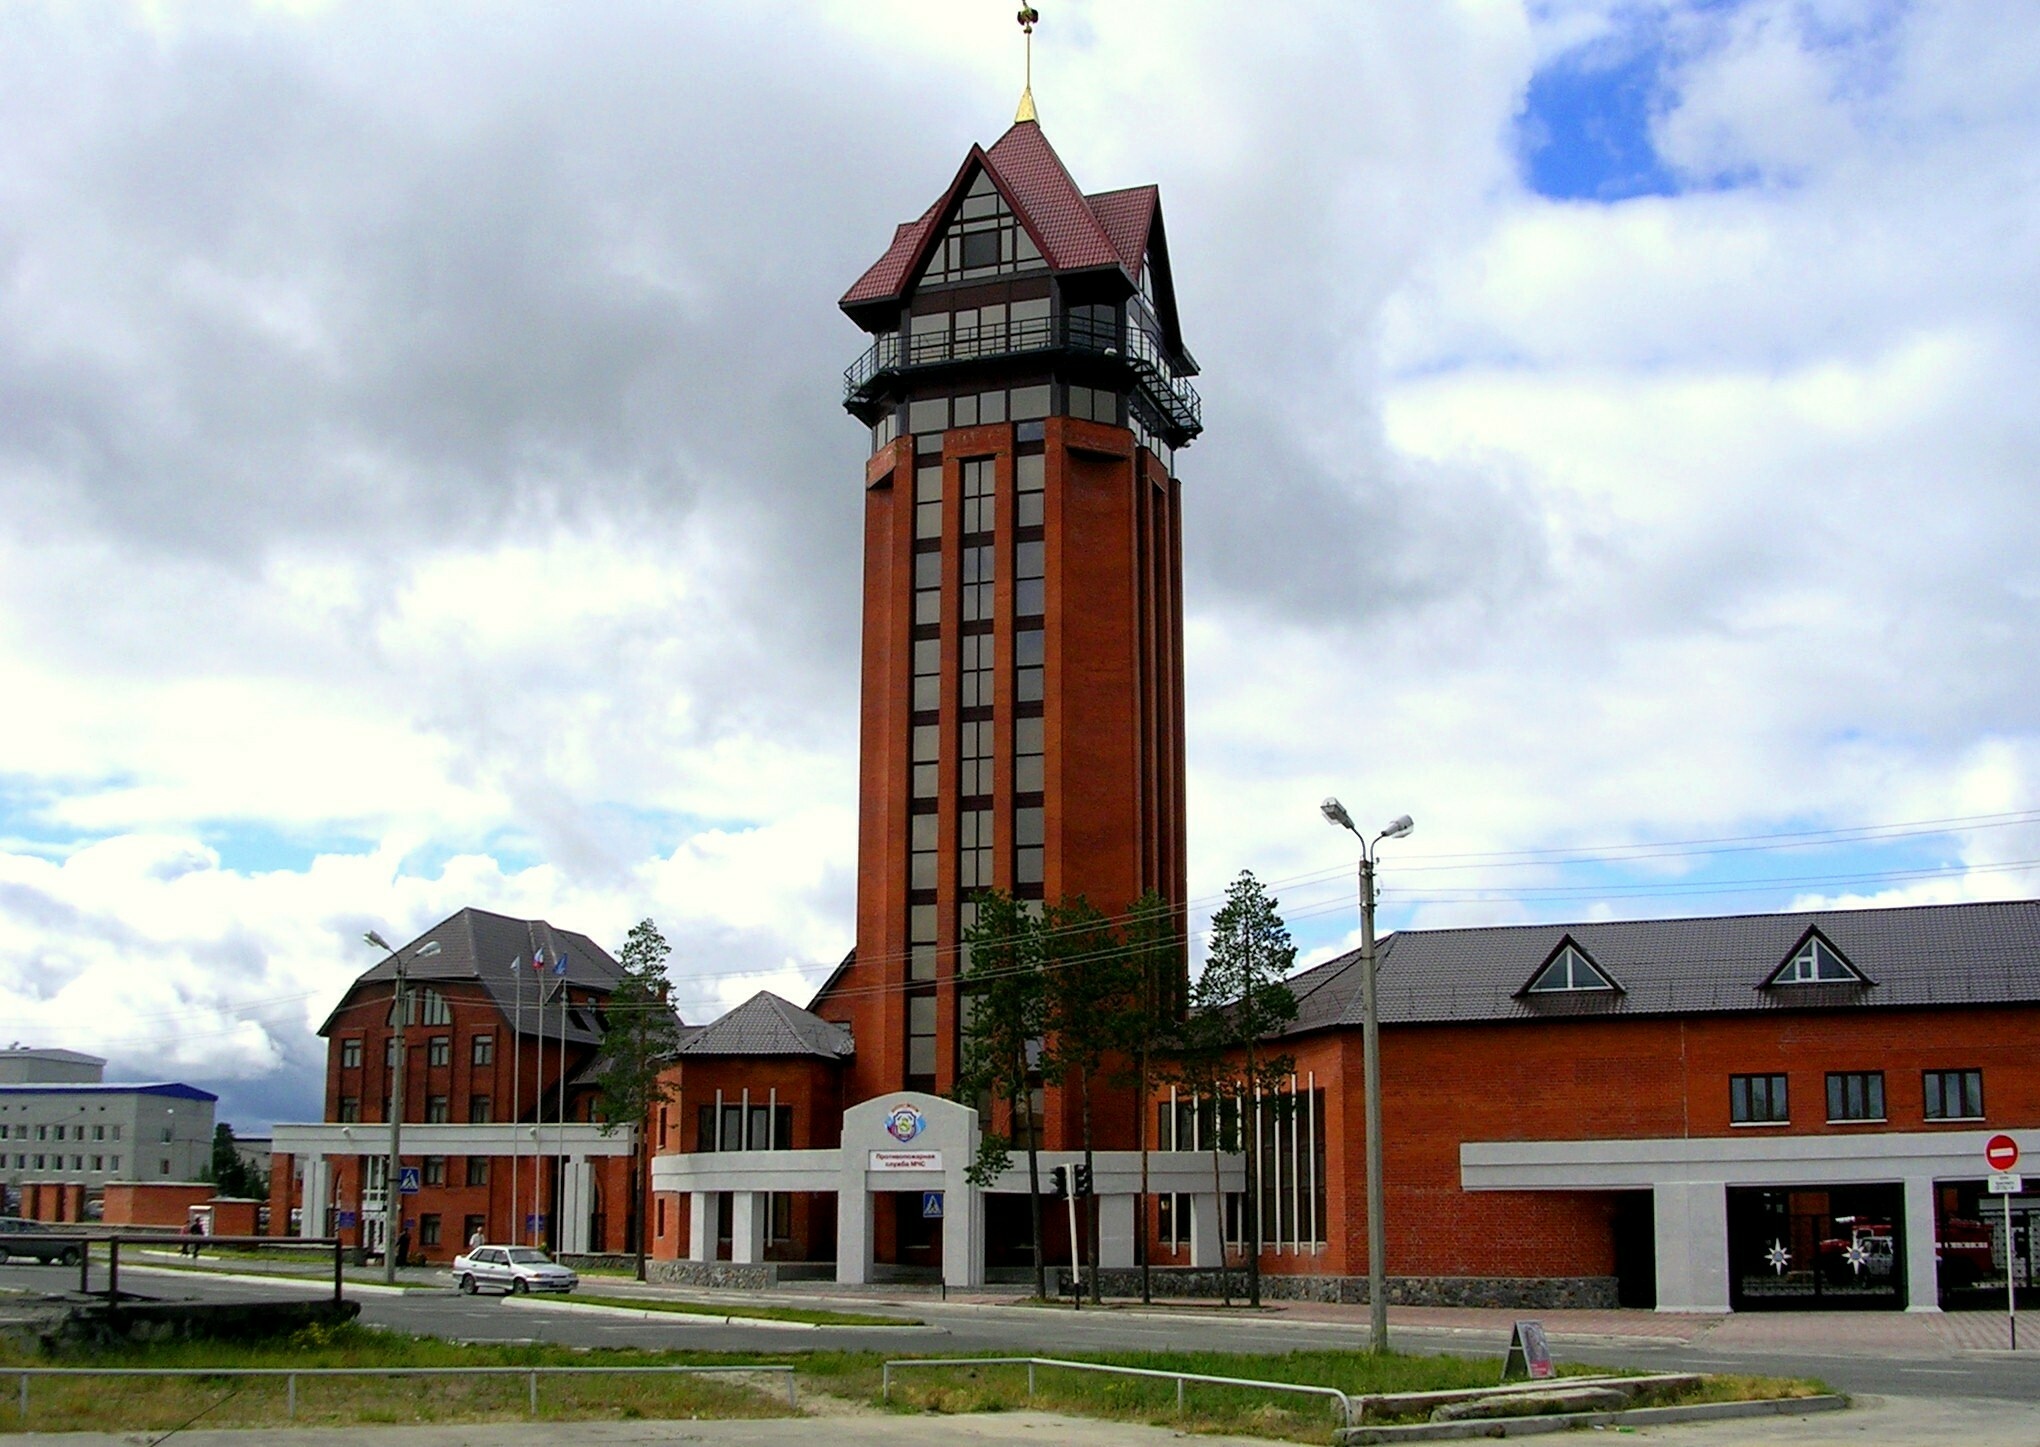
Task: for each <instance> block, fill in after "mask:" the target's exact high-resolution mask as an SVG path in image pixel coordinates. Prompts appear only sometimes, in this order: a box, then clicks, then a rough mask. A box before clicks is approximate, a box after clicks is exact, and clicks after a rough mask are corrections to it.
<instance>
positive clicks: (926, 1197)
mask: <svg viewBox="0 0 2040 1447" xmlns="http://www.w3.org/2000/svg"><path fill="white" fill-rule="evenodd" d="M921 1219H922V1220H924V1221H939V1220H941V1219H942V1193H941V1192H940V1191H923V1192H921Z"/></svg>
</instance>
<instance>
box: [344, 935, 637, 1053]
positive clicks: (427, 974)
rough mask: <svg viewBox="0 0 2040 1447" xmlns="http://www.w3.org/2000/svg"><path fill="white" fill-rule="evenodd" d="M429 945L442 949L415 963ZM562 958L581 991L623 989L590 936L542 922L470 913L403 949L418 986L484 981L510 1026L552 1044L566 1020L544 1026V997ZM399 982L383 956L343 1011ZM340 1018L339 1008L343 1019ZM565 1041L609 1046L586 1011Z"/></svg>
mask: <svg viewBox="0 0 2040 1447" xmlns="http://www.w3.org/2000/svg"><path fill="white" fill-rule="evenodd" d="M428 940H433V941H437V942H438V944H439V953H438V954H436V955H433V956H430V957H429V958H426V959H422V960H421V959H418V958H416V954H417V950H418V947H419V946H420V945H422V944H424V943H425V942H426V941H428ZM540 948H542V949H544V951H545V973H544V975H543V976H536V977H535V976H534V973H533V971H532V968H531V954H532V951H533V950H534V949H540ZM563 950H564V951H565V952H566V956H567V976H566V977H567V979H568V980H569V981H570V982H571V983H572V984H573V986H574V987H575V988H576V989H578V990H586V991H590V992H593V993H595V994H599V995H607V994H609V993H610V992H611V991H612V990H614V989H615V988H616V981H617V978H618V977H619V976H620V975H622V973H623V968H622V966H620V965H618V964H617V963H616V961H615V960H613V959H611V958H610V957H609V952H608V951H607V950H605V949H603V948H602V946H600V945H598V944H596V943H595V942H594V941H593V940H591V939H589V938H588V937H587V936H586V935H584V934H577V933H575V932H574V931H573V930H563V929H555V928H553V926H551V925H550V924H548V923H546V922H545V921H544V920H542V919H512V918H510V916H508V915H501V914H491V913H489V912H488V911H487V910H482V909H463V910H461V911H460V912H459V913H458V914H454V915H451V916H449V917H447V918H446V919H443V920H441V921H440V922H439V923H438V924H436V925H434V926H432V928H431V929H429V930H426V931H425V933H423V934H421V935H419V936H418V937H417V938H416V939H414V940H411V941H410V942H408V943H407V944H405V945H403V946H402V953H403V956H404V960H405V967H404V973H405V976H406V977H407V978H408V979H410V980H411V981H412V982H414V983H417V984H427V985H429V984H431V983H433V982H434V981H439V980H472V981H478V982H479V983H480V984H481V985H482V986H483V988H485V989H486V990H487V991H488V992H489V994H490V995H491V996H492V997H493V998H494V999H495V1002H496V1007H497V1008H498V1009H500V1010H501V1011H502V1012H503V1018H504V1019H505V1020H506V1021H511V1022H513V1023H515V1022H516V1021H517V1020H518V1019H519V1017H520V1016H521V1018H522V1022H523V1028H524V1032H525V1033H526V1034H530V1035H538V1034H541V1033H542V1034H543V1035H544V1036H545V1038H546V1039H548V1040H557V1039H558V1038H559V1033H560V1012H559V1009H558V1007H557V1006H550V1005H549V1006H548V1007H547V1008H546V1009H545V1010H544V1020H543V1024H541V1022H540V1010H539V999H540V992H541V991H543V993H544V997H545V999H546V1000H547V1001H550V1000H551V999H552V998H553V993H554V991H555V990H556V989H557V988H558V978H559V977H558V976H556V975H555V974H554V973H553V962H554V961H555V960H557V959H558V958H559V957H560V952H561V951H563ZM513 965H514V966H515V968H514V969H513ZM395 974H396V965H395V963H394V962H393V961H392V960H391V959H390V958H389V957H388V956H384V957H383V958H382V959H381V960H379V961H377V963H376V964H375V965H374V967H373V968H371V969H368V970H365V971H363V972H362V974H361V975H360V976H358V977H357V978H356V979H355V981H354V984H353V986H352V987H351V988H350V989H349V990H348V992H347V995H346V996H345V997H343V998H342V1000H341V1005H345V1004H346V1003H347V1002H348V1000H350V999H352V997H353V995H354V991H356V990H359V989H360V988H361V987H362V986H364V985H373V984H376V983H378V982H383V981H388V980H389V979H390V978H391V977H393V976H394V975H395ZM384 993H385V994H387V993H388V992H387V990H385V992H384ZM338 1010H339V1007H337V1006H336V1007H335V1013H336V1014H337V1013H338ZM332 1024H333V1020H332V1017H331V1016H328V1017H327V1019H326V1023H325V1024H324V1025H322V1026H320V1027H319V1033H320V1034H321V1035H323V1034H325V1033H326V1032H327V1031H328V1030H329V1029H330V1028H331V1027H332ZM566 1034H567V1039H568V1040H569V1041H571V1042H572V1043H574V1044H576V1045H593V1044H598V1043H600V1041H601V1038H602V1036H601V1032H600V1031H599V1030H597V1029H596V1021H595V1019H594V1017H593V1014H592V1012H590V1011H588V1010H584V1009H582V1008H580V1007H579V1006H575V1007H573V1008H571V1009H569V1010H568V1012H567V1032H566Z"/></svg>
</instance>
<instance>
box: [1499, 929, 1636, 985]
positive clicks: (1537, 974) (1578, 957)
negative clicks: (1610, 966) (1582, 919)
mask: <svg viewBox="0 0 2040 1447" xmlns="http://www.w3.org/2000/svg"><path fill="white" fill-rule="evenodd" d="M1568 955H1569V956H1571V968H1569V969H1568V971H1567V974H1568V975H1571V976H1575V977H1576V976H1577V975H1578V974H1579V973H1580V972H1581V970H1582V969H1583V970H1584V971H1585V973H1586V976H1587V978H1588V980H1589V981H1591V982H1592V983H1590V984H1585V985H1579V984H1565V985H1547V984H1544V983H1543V981H1544V977H1545V975H1546V974H1547V973H1549V972H1550V971H1551V970H1552V968H1553V967H1554V966H1555V965H1557V964H1558V963H1559V961H1560V960H1561V959H1562V958H1564V957H1566V956H1568ZM1621 988H1622V986H1621V985H1619V984H1617V983H1616V981H1615V977H1614V976H1613V975H1611V974H1609V973H1608V972H1607V971H1606V970H1604V969H1602V968H1601V967H1600V965H1598V964H1597V963H1595V961H1594V957H1593V956H1592V955H1590V954H1588V953H1587V952H1586V951H1585V950H1584V949H1582V948H1581V947H1580V942H1579V941H1578V940H1576V939H1574V938H1573V937H1572V934H1571V932H1570V931H1568V932H1567V934H1566V936H1565V938H1564V939H1562V940H1560V941H1559V942H1558V943H1557V944H1556V945H1554V946H1552V949H1551V953H1550V954H1548V955H1546V956H1545V957H1544V959H1543V960H1542V961H1541V962H1540V963H1539V964H1538V966H1537V968H1536V969H1535V970H1533V971H1532V972H1531V975H1530V978H1529V979H1527V980H1525V981H1524V982H1523V988H1522V989H1520V990H1518V991H1517V992H1516V993H1517V995H1518V996H1526V995H1554V994H1578V993H1580V992H1581V991H1583V990H1616V991H1619V990H1621Z"/></svg>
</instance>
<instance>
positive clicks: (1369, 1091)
mask: <svg viewBox="0 0 2040 1447" xmlns="http://www.w3.org/2000/svg"><path fill="white" fill-rule="evenodd" d="M1318 807H1319V809H1320V810H1321V811H1322V812H1323V813H1324V816H1325V818H1326V819H1327V820H1328V821H1330V822H1331V823H1332V824H1333V825H1334V826H1336V827H1337V828H1340V829H1344V830H1345V831H1347V832H1348V833H1349V834H1351V835H1352V836H1353V837H1354V838H1355V839H1358V840H1359V841H1360V1008H1361V1014H1362V1017H1363V1019H1362V1026H1361V1032H1360V1059H1361V1077H1362V1087H1361V1094H1362V1096H1363V1099H1364V1102H1365V1108H1366V1112H1367V1317H1368V1334H1367V1346H1368V1350H1370V1351H1375V1352H1385V1351H1387V1350H1388V1260H1387V1258H1388V1220H1387V1210H1386V1206H1385V1203H1384V1201H1383V1197H1382V1180H1381V1176H1382V1165H1381V1012H1380V1009H1379V1008H1378V1006H1377V1004H1376V1000H1375V992H1374V850H1375V848H1376V847H1377V846H1379V845H1380V843H1381V841H1382V840H1384V839H1401V838H1402V837H1403V836H1404V835H1406V834H1408V833H1409V832H1410V830H1412V829H1414V828H1415V827H1416V824H1415V823H1414V821H1412V820H1411V818H1410V816H1409V815H1407V814H1405V815H1403V816H1402V817H1401V818H1399V819H1396V820H1393V821H1392V822H1390V824H1389V825H1388V827H1387V828H1385V829H1383V830H1382V831H1381V832H1380V833H1379V834H1377V835H1375V836H1374V841H1373V843H1372V844H1370V843H1369V842H1368V839H1367V836H1366V835H1365V834H1362V833H1361V832H1360V831H1359V830H1358V829H1355V828H1354V827H1353V818H1352V816H1351V815H1350V814H1348V813H1347V812H1346V806H1345V805H1344V804H1341V803H1340V802H1339V801H1338V800H1337V799H1327V800H1325V801H1324V803H1322V804H1320V805H1319V806H1318Z"/></svg>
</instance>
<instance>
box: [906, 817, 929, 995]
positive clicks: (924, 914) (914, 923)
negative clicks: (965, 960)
mask: <svg viewBox="0 0 2040 1447" xmlns="http://www.w3.org/2000/svg"><path fill="white" fill-rule="evenodd" d="M928 817H930V818H933V817H934V816H933V815H929V816H928ZM907 978H908V979H910V980H932V979H934V978H935V906H934V905H932V904H910V905H908V906H907Z"/></svg>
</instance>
